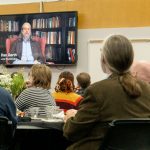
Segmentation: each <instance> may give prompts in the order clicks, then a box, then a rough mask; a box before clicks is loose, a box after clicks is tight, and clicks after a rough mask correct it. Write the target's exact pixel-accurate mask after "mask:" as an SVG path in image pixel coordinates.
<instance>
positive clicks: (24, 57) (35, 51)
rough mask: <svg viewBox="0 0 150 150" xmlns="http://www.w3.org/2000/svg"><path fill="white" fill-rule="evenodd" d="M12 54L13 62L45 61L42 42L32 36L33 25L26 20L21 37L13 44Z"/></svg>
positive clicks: (34, 62)
mask: <svg viewBox="0 0 150 150" xmlns="http://www.w3.org/2000/svg"><path fill="white" fill-rule="evenodd" d="M10 54H11V55H10V56H12V57H13V58H14V59H13V61H12V63H13V64H37V63H39V64H40V63H43V62H44V59H43V56H42V52H41V47H40V43H39V42H37V41H35V40H33V39H32V38H31V25H30V24H29V23H28V22H25V23H24V24H23V25H22V30H21V34H20V36H19V38H18V39H17V40H16V41H15V42H14V43H13V44H12V47H11V50H10Z"/></svg>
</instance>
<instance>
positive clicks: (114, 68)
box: [102, 35, 142, 97]
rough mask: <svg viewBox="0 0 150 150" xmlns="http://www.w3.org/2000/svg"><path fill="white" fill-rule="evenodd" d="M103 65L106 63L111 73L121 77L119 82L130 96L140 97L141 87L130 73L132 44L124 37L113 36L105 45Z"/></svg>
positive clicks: (132, 55)
mask: <svg viewBox="0 0 150 150" xmlns="http://www.w3.org/2000/svg"><path fill="white" fill-rule="evenodd" d="M102 57H103V61H104V62H102V63H105V65H106V66H107V68H108V70H110V72H112V73H115V74H118V75H119V81H120V83H121V85H122V86H123V88H124V89H125V91H126V92H127V94H128V95H130V96H133V97H138V96H140V95H141V91H142V90H141V87H140V85H139V84H138V82H137V79H136V78H135V77H133V76H132V75H131V73H130V71H129V70H130V67H131V65H132V63H133V58H134V52H133V47H132V44H131V42H130V41H129V40H128V39H127V38H126V37H125V36H123V35H111V36H109V37H108V38H107V39H106V40H105V41H104V44H103V48H102Z"/></svg>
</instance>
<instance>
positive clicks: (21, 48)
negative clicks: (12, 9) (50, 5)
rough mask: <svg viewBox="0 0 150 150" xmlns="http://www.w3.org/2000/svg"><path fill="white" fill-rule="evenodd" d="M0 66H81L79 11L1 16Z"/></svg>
mask: <svg viewBox="0 0 150 150" xmlns="http://www.w3.org/2000/svg"><path fill="white" fill-rule="evenodd" d="M0 63H1V64H4V65H11V66H12V65H32V64H35V63H45V64H48V65H73V64H76V63H77V12H76V11H68V12H50V13H32V14H13V15H0Z"/></svg>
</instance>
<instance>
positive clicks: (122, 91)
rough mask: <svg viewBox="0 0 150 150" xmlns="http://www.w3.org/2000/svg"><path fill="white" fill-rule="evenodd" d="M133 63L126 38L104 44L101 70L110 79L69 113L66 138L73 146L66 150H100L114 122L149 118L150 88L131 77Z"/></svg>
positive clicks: (92, 88)
mask: <svg viewBox="0 0 150 150" xmlns="http://www.w3.org/2000/svg"><path fill="white" fill-rule="evenodd" d="M133 60H134V51H133V47H132V44H131V42H130V41H129V40H128V39H127V38H126V37H125V36H123V35H111V36H109V37H108V38H107V39H105V40H104V43H103V47H102V51H101V66H102V69H103V72H104V73H109V77H108V78H107V79H104V80H101V81H98V82H96V83H93V84H91V85H90V86H89V87H88V88H87V90H86V91H85V94H84V98H83V100H82V101H81V102H80V105H79V109H78V111H74V112H72V111H71V112H70V110H68V111H67V112H66V117H65V121H66V123H65V125H64V128H63V131H64V136H65V137H66V138H67V139H69V140H71V141H72V142H73V143H72V145H70V146H69V147H68V148H67V150H86V149H88V150H98V149H100V144H101V142H102V140H103V138H104V136H105V134H106V133H107V130H108V123H109V122H111V121H112V120H116V119H130V118H150V85H149V84H147V83H146V82H143V81H142V80H139V79H138V78H136V77H135V76H133V75H132V74H131V71H130V67H131V65H132V63H133ZM110 149H111V148H110Z"/></svg>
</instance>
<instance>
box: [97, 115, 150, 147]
mask: <svg viewBox="0 0 150 150" xmlns="http://www.w3.org/2000/svg"><path fill="white" fill-rule="evenodd" d="M100 150H150V119H149V118H142V119H127V120H114V121H113V122H111V123H110V128H109V130H108V132H107V134H106V136H105V137H104V140H103V142H102V144H101V147H100Z"/></svg>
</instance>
